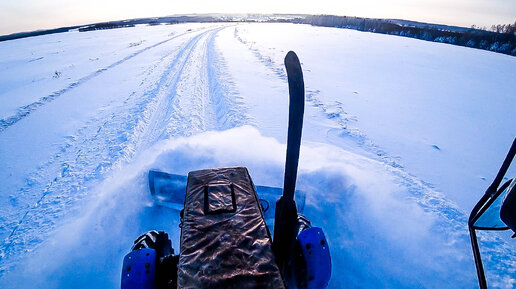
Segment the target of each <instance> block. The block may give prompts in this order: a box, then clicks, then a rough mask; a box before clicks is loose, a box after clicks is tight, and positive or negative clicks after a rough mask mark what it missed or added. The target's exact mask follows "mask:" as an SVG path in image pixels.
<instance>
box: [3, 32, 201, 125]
mask: <svg viewBox="0 0 516 289" xmlns="http://www.w3.org/2000/svg"><path fill="white" fill-rule="evenodd" d="M192 32H193V31H188V32H185V33H181V34H178V35H175V36H173V37H170V38H168V39H165V40H163V41H160V42H157V43H155V44H153V45H150V46H147V47H145V48H143V49H140V50H138V51H136V52H134V53H132V54H130V55H128V56H126V57H124V58H122V59H120V60H118V61H116V62H114V63H112V64H110V65H108V66H106V67H103V68H100V69H97V70H96V71H95V72H93V73H90V74H88V75H86V76H84V77H81V78H79V79H78V80H76V81H74V82H72V83H70V84H69V85H68V86H67V87H65V88H63V89H60V90H58V91H55V92H53V93H52V94H49V95H47V96H44V97H41V98H40V99H39V100H37V101H35V102H33V103H30V104H28V105H24V106H22V107H20V108H18V112H17V113H16V114H14V115H11V116H9V117H6V118H4V119H0V133H1V132H2V131H4V130H6V129H7V128H9V127H10V126H12V125H14V124H16V123H17V122H18V121H20V120H22V119H23V118H25V117H27V116H28V115H29V114H30V113H32V112H33V111H35V110H36V109H38V108H40V107H42V106H44V105H45V104H47V103H49V102H52V101H53V100H55V99H56V98H58V97H60V96H61V95H63V94H65V93H66V92H68V91H70V90H72V89H73V88H75V87H77V86H79V85H82V84H84V83H86V82H87V81H89V80H91V79H92V78H94V77H97V76H99V75H100V74H102V73H103V72H105V71H107V70H110V69H112V68H114V67H117V66H118V65H120V64H122V63H124V62H126V61H127V60H129V59H132V58H134V57H136V56H138V55H140V54H141V53H143V52H145V51H148V50H150V49H152V48H155V47H158V46H160V45H162V44H164V43H167V42H169V41H171V40H173V39H176V38H178V37H181V36H184V35H187V34H189V33H192Z"/></svg>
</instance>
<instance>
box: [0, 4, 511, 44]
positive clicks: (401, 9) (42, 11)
mask: <svg viewBox="0 0 516 289" xmlns="http://www.w3.org/2000/svg"><path fill="white" fill-rule="evenodd" d="M212 12H216V13H306V14H333V15H347V16H361V17H374V18H397V19H406V20H415V21H422V22H430V23H439V24H448V25H458V26H467V27H469V26H471V25H472V24H476V25H478V26H487V27H490V26H491V25H492V24H507V23H514V21H516V0H341V1H334V0H310V1H309V0H295V1H292V0H289V1H280V0H254V1H245V0H221V1H207V0H182V1H177V0H139V1H135V0H85V1H70V0H46V1H44V0H0V35H4V34H9V33H14V32H21V31H32V30H37V29H48V28H56V27H62V26H70V25H80V24H88V23H93V22H100V21H109V20H120V19H128V18H139V17H152V16H167V15H173V14H186V13H212Z"/></svg>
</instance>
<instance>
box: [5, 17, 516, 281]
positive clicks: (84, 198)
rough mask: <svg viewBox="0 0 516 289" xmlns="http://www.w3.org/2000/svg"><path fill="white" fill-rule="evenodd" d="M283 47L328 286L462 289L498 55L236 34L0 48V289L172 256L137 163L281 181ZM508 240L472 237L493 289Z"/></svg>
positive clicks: (506, 83)
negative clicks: (135, 246)
mask: <svg viewBox="0 0 516 289" xmlns="http://www.w3.org/2000/svg"><path fill="white" fill-rule="evenodd" d="M289 50H294V51H296V52H297V54H298V56H299V57H300V59H301V62H302V66H303V69H304V75H305V85H306V92H307V95H306V98H307V103H306V111H305V126H304V132H303V146H302V150H301V160H300V175H299V178H298V188H299V189H300V190H302V191H304V192H305V193H306V203H305V208H304V213H305V215H307V216H308V217H309V218H311V220H312V223H313V224H314V225H316V226H320V227H323V228H324V229H325V231H326V234H327V237H328V242H329V244H330V249H331V251H332V256H333V260H332V261H333V272H332V279H331V282H330V288H474V287H475V286H476V284H477V279H476V273H475V267H474V262H473V258H472V254H471V249H470V243H469V236H468V233H467V224H466V221H467V216H468V214H469V211H470V210H471V208H472V207H473V206H474V204H475V203H476V201H477V200H478V199H479V198H480V196H481V195H482V194H483V192H484V190H485V189H486V187H487V186H488V185H489V184H490V182H491V181H492V179H493V178H494V175H495V174H496V172H497V170H498V168H499V166H500V165H501V162H502V160H503V158H504V157H505V154H506V151H507V150H508V148H509V146H510V144H511V142H512V140H513V139H514V137H515V136H516V126H515V123H516V114H514V108H515V107H516V95H515V92H516V82H515V81H514V79H516V58H514V57H510V56H506V55H501V54H495V53H490V52H487V51H481V50H475V49H469V48H463V47H456V46H451V45H446V44H438V43H431V42H424V41H420V40H415V39H409V38H403V37H395V36H386V35H379V34H372V33H363V32H358V31H353V30H346V29H335V28H322V27H311V26H307V25H294V24H234V23H233V24H231V23H228V24H220V23H219V24H181V25H162V26H137V27H134V28H123V29H114V30H103V31H92V32H68V33H62V34H53V35H46V36H38V37H33V38H26V39H19V40H13V41H7V42H1V43H0V180H1V182H2V186H1V187H0V208H1V209H0V240H1V242H0V287H1V288H29V287H30V288H116V287H118V286H119V282H120V280H119V279H120V269H121V263H122V259H123V256H124V255H125V253H127V252H128V251H129V249H130V247H131V244H132V241H133V240H134V238H135V237H137V236H138V235H139V234H141V233H142V232H144V231H146V230H149V229H162V230H166V231H168V232H170V233H171V236H172V238H173V243H174V245H175V246H176V248H177V245H178V239H179V228H178V227H177V225H178V221H179V215H178V212H177V211H175V210H171V209H168V208H163V207H159V206H156V205H153V203H152V200H151V199H150V196H149V193H148V190H147V184H146V172H147V171H148V170H149V169H151V168H153V169H159V170H162V171H167V172H170V173H177V174H186V173H187V172H188V171H190V170H195V169H201V168H209V167H219V166H230V165H243V166H247V167H248V168H249V170H250V173H251V176H252V177H253V180H254V182H255V183H256V184H258V185H269V186H278V187H280V186H281V185H282V179H283V162H284V159H285V142H286V129H287V110H288V87H287V83H286V74H285V71H284V68H283V57H284V56H285V54H286V52H288V51H289ZM515 174H516V169H515V168H514V167H513V168H512V169H511V170H510V171H509V174H508V176H509V177H514V176H515ZM509 236H510V234H509V233H508V232H503V233H488V234H480V237H481V240H482V241H481V246H482V248H483V250H482V253H483V257H484V262H485V268H486V270H487V277H488V284H489V285H491V287H492V288H514V287H515V286H516V278H515V277H514V276H516V254H515V249H516V246H515V244H514V240H510V238H509Z"/></svg>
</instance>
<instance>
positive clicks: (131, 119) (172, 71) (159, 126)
mask: <svg viewBox="0 0 516 289" xmlns="http://www.w3.org/2000/svg"><path fill="white" fill-rule="evenodd" d="M226 27H227V26H211V27H209V28H206V29H201V30H200V31H188V32H185V33H183V34H179V35H177V36H174V37H172V38H169V39H166V40H163V41H160V42H158V43H156V44H154V45H151V46H149V47H147V48H145V49H142V50H140V51H138V52H136V53H133V54H131V55H129V56H127V57H125V58H123V59H121V60H119V61H117V62H115V63H113V64H111V65H109V66H108V67H106V68H104V69H100V70H97V71H96V72H94V73H92V74H90V75H88V76H86V77H83V78H81V79H79V80H78V81H76V82H74V83H72V84H70V85H69V86H68V87H66V88H64V89H62V90H60V91H58V92H56V93H54V94H52V95H50V96H47V97H43V98H41V99H40V100H39V101H37V102H35V103H32V104H30V105H28V106H25V107H22V108H20V109H19V112H18V114H17V115H15V116H13V117H10V118H8V119H4V120H2V121H1V123H0V135H1V134H3V133H6V132H7V131H6V129H7V128H8V131H11V130H12V131H16V130H17V129H18V127H20V128H22V127H23V126H24V125H26V123H27V122H28V123H30V122H31V117H32V118H34V119H35V120H34V121H37V116H32V114H31V112H34V111H36V110H38V113H45V110H49V108H51V107H52V106H53V105H57V102H58V101H57V99H58V97H60V96H63V97H62V98H66V97H65V94H68V93H70V92H71V90H72V88H76V87H77V86H79V85H81V86H82V88H86V87H88V86H92V87H93V86H95V84H94V83H92V82H93V81H91V82H90V80H92V79H93V78H101V77H102V76H103V75H108V74H109V73H110V72H111V71H112V70H114V68H117V69H120V70H122V69H124V65H127V64H128V63H129V62H131V61H132V60H137V58H138V56H141V55H145V53H146V52H148V51H150V50H151V49H153V48H156V47H158V46H164V45H170V46H171V47H170V48H167V49H164V50H163V51H164V52H163V53H162V54H161V55H160V57H159V59H156V60H155V61H153V62H152V63H150V64H148V66H147V68H146V70H145V71H144V72H143V73H141V74H139V75H138V76H139V77H141V82H140V85H139V86H138V87H137V88H136V89H134V90H133V91H132V92H130V93H129V94H125V95H124V94H121V95H120V97H116V98H113V99H112V100H110V101H109V102H108V103H104V105H103V106H101V107H97V108H96V109H97V111H95V113H92V115H93V116H92V117H90V118H89V119H88V120H87V121H86V122H84V123H82V124H81V125H79V126H77V129H76V130H75V132H74V133H72V134H69V135H68V136H67V137H65V139H64V140H63V139H61V142H60V143H59V144H58V145H57V147H56V148H55V149H53V150H52V151H51V152H50V155H49V157H48V158H46V159H47V160H46V161H45V162H44V163H41V164H38V165H37V168H36V169H35V170H34V171H31V172H27V173H26V175H25V177H24V178H25V179H24V181H23V185H21V186H19V187H16V188H14V187H12V188H7V189H6V188H4V190H7V191H4V192H2V194H1V196H2V197H4V198H5V199H7V198H8V199H9V200H10V203H11V204H10V209H9V210H7V211H5V212H2V213H0V220H1V221H2V224H3V226H2V228H1V230H0V237H1V239H2V243H1V244H0V276H1V275H2V273H3V272H5V271H6V270H9V268H10V267H12V266H14V264H15V263H16V261H17V260H18V258H19V255H20V253H21V252H30V251H32V250H33V249H34V248H35V247H36V246H38V245H40V244H41V243H42V241H43V240H45V239H46V237H47V236H48V234H49V233H50V232H51V230H52V229H53V228H55V226H56V224H58V223H59V222H60V220H62V219H63V216H64V215H65V214H71V213H73V210H74V209H75V208H77V207H78V204H79V202H80V201H81V200H83V199H85V198H86V197H87V194H88V191H89V190H88V188H90V187H91V186H93V185H94V184H95V183H97V182H99V181H101V180H102V179H103V178H104V177H105V175H106V173H108V172H109V171H111V170H112V169H113V168H116V167H119V166H121V165H122V164H123V163H125V162H127V161H130V160H131V159H132V158H133V157H134V155H135V154H137V153H138V152H139V151H141V150H144V149H145V148H147V147H149V146H150V145H152V144H154V143H156V142H157V141H159V140H160V139H163V138H168V137H170V136H188V135H192V134H195V133H198V132H202V131H205V130H213V129H215V130H217V129H226V128H231V127H234V126H238V125H242V124H246V123H248V122H249V117H248V116H247V113H246V109H245V107H244V106H243V105H242V102H241V101H239V99H238V96H237V93H236V92H235V91H234V87H233V86H232V85H231V80H230V79H229V76H228V74H227V73H226V72H225V71H224V70H223V68H224V67H225V66H224V59H222V58H221V55H220V53H219V52H218V51H217V50H216V47H215V38H216V35H217V33H218V32H219V31H220V30H222V29H224V28H226ZM172 40H174V41H172ZM179 40H180V41H181V42H179ZM175 41H178V44H176V45H175V46H174V45H172V44H171V43H172V42H175ZM129 67H130V66H129ZM129 67H128V68H129ZM128 68H127V69H128ZM101 73H102V75H101ZM111 73H112V74H115V73H116V72H114V71H113V72H111ZM131 81H132V82H134V80H131ZM93 88H94V87H93ZM59 100H62V99H59ZM86 100H87V99H86ZM63 101H64V100H63ZM22 119H25V120H26V121H24V122H20V120H22ZM22 131H23V130H22ZM2 149H3V148H2V147H0V150H2ZM8 190H11V191H8ZM13 190H15V191H13ZM7 195H9V196H7ZM23 255H26V254H23Z"/></svg>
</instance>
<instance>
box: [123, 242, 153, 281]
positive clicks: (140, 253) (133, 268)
mask: <svg viewBox="0 0 516 289" xmlns="http://www.w3.org/2000/svg"><path fill="white" fill-rule="evenodd" d="M121 287H122V289H137V288H138V289H155V288H156V251H155V250H154V249H149V248H143V249H139V250H134V251H132V252H131V253H129V254H127V255H125V257H124V265H123V267H122V286H121Z"/></svg>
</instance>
